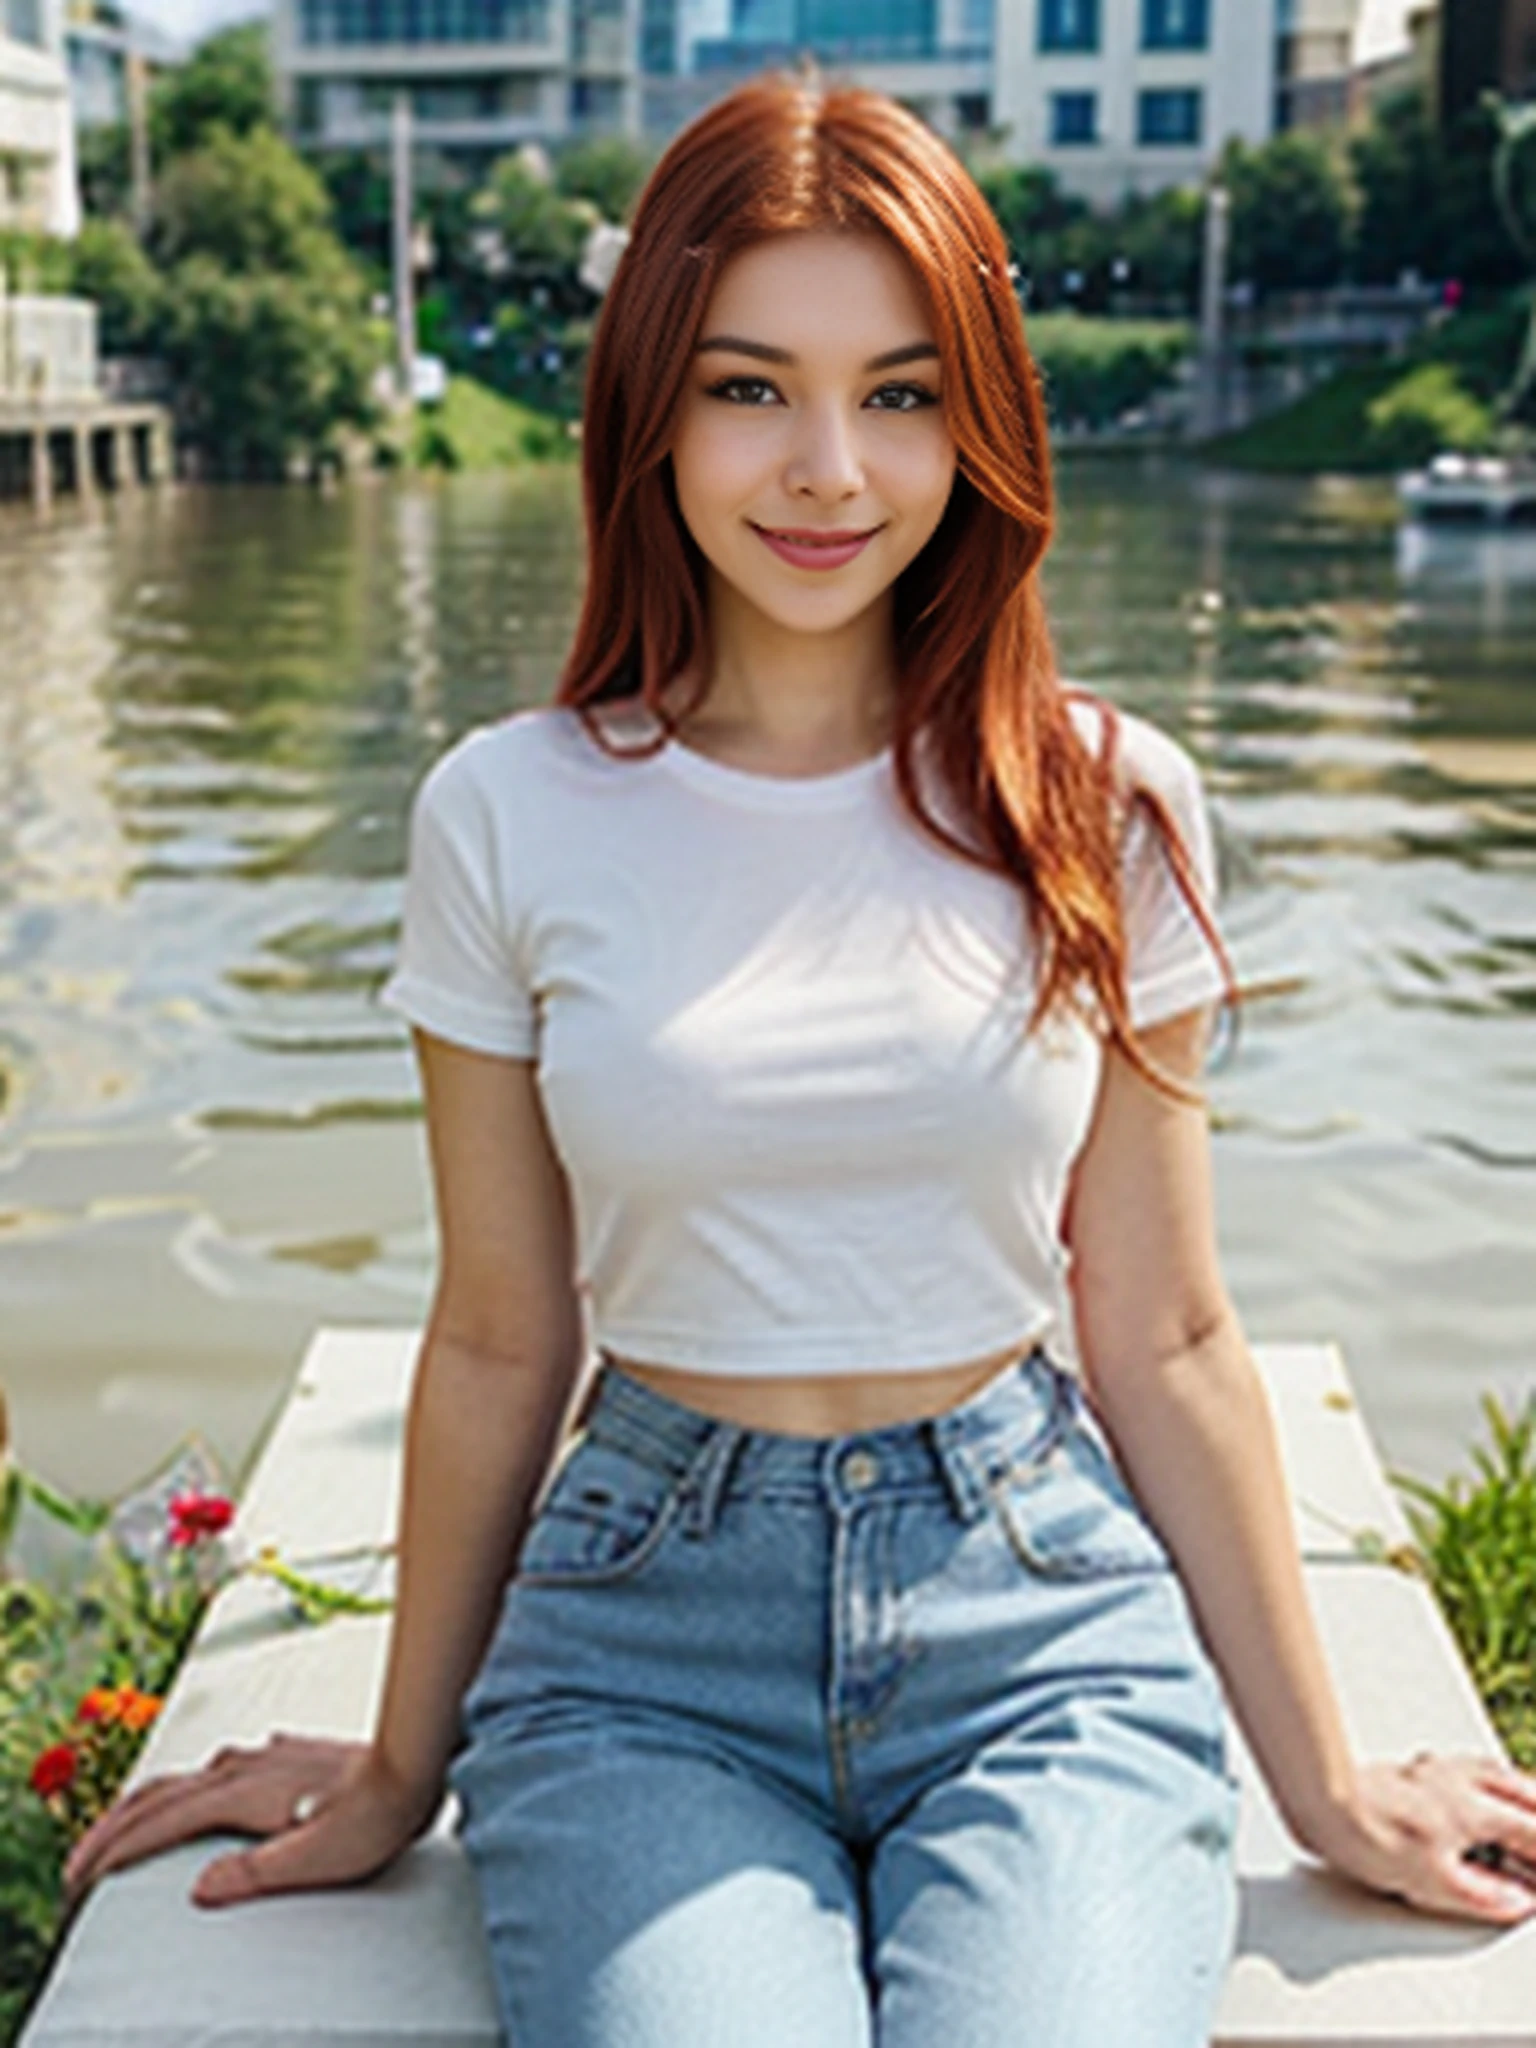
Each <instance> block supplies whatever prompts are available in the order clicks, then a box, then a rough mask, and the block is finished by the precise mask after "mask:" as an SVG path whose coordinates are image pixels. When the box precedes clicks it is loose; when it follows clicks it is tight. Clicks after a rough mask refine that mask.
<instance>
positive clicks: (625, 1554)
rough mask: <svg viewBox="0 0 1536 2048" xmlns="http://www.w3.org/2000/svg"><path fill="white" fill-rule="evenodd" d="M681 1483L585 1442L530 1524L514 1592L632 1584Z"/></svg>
mask: <svg viewBox="0 0 1536 2048" xmlns="http://www.w3.org/2000/svg"><path fill="white" fill-rule="evenodd" d="M685 1478H686V1474H685V1473H681V1472H669V1471H666V1470H664V1469H662V1467H660V1466H659V1465H653V1464H651V1463H650V1462H649V1461H648V1460H646V1459H643V1458H639V1457H636V1456H635V1455H634V1453H633V1452H631V1451H628V1450H625V1449H623V1448H622V1447H621V1446H620V1445H618V1444H614V1443H611V1442H609V1441H607V1440H606V1439H605V1438H602V1437H597V1436H592V1435H590V1434H589V1435H586V1436H583V1437H582V1438H581V1439H580V1440H579V1441H578V1442H577V1444H576V1445H575V1447H574V1449H572V1450H571V1451H570V1452H569V1454H568V1455H567V1457H566V1458H565V1460H564V1462H563V1463H562V1464H561V1466H560V1468H559V1470H558V1471H557V1472H556V1474H555V1477H554V1481H553V1483H552V1484H551V1486H550V1488H549V1490H548V1492H547V1493H546V1494H545V1496H544V1500H543V1504H542V1505H541V1506H540V1508H539V1509H538V1511H537V1513H536V1514H535V1515H534V1518H533V1520H532V1521H531V1522H530V1523H529V1525H528V1530H527V1533H526V1535H525V1536H524V1538H523V1544H522V1548H521V1550H520V1551H519V1553H518V1560H517V1570H516V1572H515V1573H514V1575H513V1583H514V1585H518V1586H597V1585H609V1584H611V1583H612V1582H613V1581H614V1580H616V1579H625V1578H628V1577H630V1576H631V1575H632V1574H633V1573H635V1572H637V1571H639V1570H640V1568H641V1566H642V1565H644V1564H645V1563H647V1561H648V1560H649V1559H650V1558H652V1557H653V1556H654V1555H655V1554H656V1552H657V1550H658V1549H659V1548H660V1546H661V1543H662V1539H663V1538H664V1537H665V1535H666V1533H667V1530H668V1528H669V1526H670V1525H671V1522H672V1520H673V1517H674V1515H675V1513H676V1510H677V1506H678V1501H679V1498H680V1496H681V1494H682V1490H683V1484H684V1480H685Z"/></svg>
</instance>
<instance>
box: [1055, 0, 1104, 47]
mask: <svg viewBox="0 0 1536 2048" xmlns="http://www.w3.org/2000/svg"><path fill="white" fill-rule="evenodd" d="M1098 47H1099V0H1040V48H1041V49H1042V50H1096V49H1097V48H1098Z"/></svg>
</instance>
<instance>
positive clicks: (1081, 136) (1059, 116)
mask: <svg viewBox="0 0 1536 2048" xmlns="http://www.w3.org/2000/svg"><path fill="white" fill-rule="evenodd" d="M1098 119H1099V96H1098V94H1097V93H1096V92H1053V93H1052V94H1051V131H1050V132H1051V142H1052V144H1053V145H1054V146H1055V147H1057V148H1063V147H1066V146H1068V145H1070V144H1073V143H1082V142H1097V141H1098V139H1099V135H1098Z"/></svg>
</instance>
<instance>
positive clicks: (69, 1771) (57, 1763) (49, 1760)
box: [31, 1742, 76, 1799]
mask: <svg viewBox="0 0 1536 2048" xmlns="http://www.w3.org/2000/svg"><path fill="white" fill-rule="evenodd" d="M75 1763H76V1758H75V1752H74V1750H73V1749H72V1748H71V1747H70V1745H69V1744H68V1743H67V1742H56V1743H55V1744H54V1745H53V1747H52V1748H51V1749H45V1750H44V1751H43V1753H42V1755H41V1756H40V1757H39V1758H38V1759H37V1761H36V1763H34V1764H33V1766H32V1777H31V1784H32V1790H33V1791H34V1792H36V1793H37V1795H38V1796H39V1798H42V1799H47V1798H49V1797H50V1796H51V1795H52V1794H53V1793H55V1792H62V1791H64V1790H65V1788H66V1787H67V1786H70V1785H72V1784H73V1783H74V1782H75Z"/></svg>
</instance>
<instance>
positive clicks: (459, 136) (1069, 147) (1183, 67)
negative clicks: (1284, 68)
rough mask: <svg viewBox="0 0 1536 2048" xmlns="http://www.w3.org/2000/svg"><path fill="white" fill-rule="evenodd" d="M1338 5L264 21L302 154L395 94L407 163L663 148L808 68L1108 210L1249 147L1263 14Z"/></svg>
mask: <svg viewBox="0 0 1536 2048" xmlns="http://www.w3.org/2000/svg"><path fill="white" fill-rule="evenodd" d="M1350 4H1353V0H274V8H275V15H274V46H275V51H276V56H277V64H278V72H279V77H280V79H281V81H282V84H283V88H284V92H285V96H286V100H287V105H288V111H289V118H290V124H291V127H292V129H293V132H294V134H295V137H296V139H297V140H298V141H299V142H300V143H301V144H313V145H321V146H332V147H334V146H349V145H359V144H374V145H380V144H382V143H383V142H384V141H385V139H386V138H387V134H388V124H389V110H390V106H391V103H392V101H393V99H394V96H395V94H396V92H397V91H400V90H404V91H405V92H407V93H408V94H409V96H410V100H411V104H412V107H413V110H414V114H415V131H416V136H417V140H418V142H420V143H421V144H422V145H423V146H429V147H430V146H436V147H438V148H441V149H449V150H454V151H456V152H483V153H486V154H495V153H498V152H500V151H502V150H505V149H508V148H512V147H515V146H516V145H517V144H518V143H520V142H525V141H532V140H542V141H555V142H558V141H559V140H561V139H562V138H564V137H566V136H570V135H573V134H580V133H582V132H586V131H591V130H617V131H619V132H624V133H629V134H641V133H643V134H646V135H648V136H653V137H655V138H656V139H658V140H660V139H664V138H665V137H666V136H667V135H669V134H671V133H673V132H675V130H676V129H677V128H678V127H679V126H680V125H681V124H682V123H683V122H684V121H686V120H687V119H689V118H690V117H691V116H692V115H693V114H695V113H697V112H698V111H699V110H700V109H701V108H702V107H704V106H706V105H708V104H709V103H710V102H711V101H712V100H714V99H716V98H718V97H719V95H720V94H721V93H722V92H724V91H726V90H727V89H728V88H729V87H730V86H731V85H732V84H733V83H735V82H736V80H738V79H739V78H743V77H747V76H750V75H751V74H752V73H754V72H756V71H759V70H761V69H763V68H764V67H765V66H770V65H787V64H793V63H794V62H795V61H796V59H797V58H799V57H800V56H801V55H802V54H803V53H805V52H812V53H814V54H815V55H816V56H817V58H818V59H819V60H820V61H821V63H822V66H823V68H824V69H825V70H827V71H828V72H830V73H834V74H837V75H842V76H847V77H851V78H854V79H856V80H857V81H858V82H860V83H861V84H865V85H869V86H873V87H875V88H876V89H877V90H880V91H883V92H888V93H891V94H892V95H893V96H895V97H896V98H899V99H901V100H903V101H905V102H906V103H907V104H908V105H909V106H911V107H913V108H914V109H916V111H918V112H919V113H921V114H922V115H923V116H924V118H925V119H927V120H928V121H930V122H931V123H932V124H933V126H934V127H935V128H937V129H938V130H939V131H940V133H943V134H948V135H952V136H956V137H965V136H979V135H981V134H983V133H986V134H989V135H990V136H991V137H992V138H993V140H994V142H995V144H996V146H997V147H998V148H1000V149H1001V151H1002V153H1003V154H1004V155H1005V156H1007V157H1010V158H1012V159H1014V160H1016V161H1020V162H1023V161H1030V162H1037V163H1041V164H1045V165H1047V166H1049V168H1050V169H1052V170H1053V171H1055V172H1056V174H1057V176H1058V177H1059V178H1060V180H1061V183H1062V184H1063V186H1064V187H1065V188H1066V189H1067V190H1069V191H1075V192H1079V193H1081V194H1082V195H1083V196H1084V197H1086V198H1088V199H1090V200H1092V201H1093V202H1094V203H1104V204H1108V203H1112V202H1114V201H1115V200H1117V199H1118V198H1120V197H1121V195H1122V194H1123V193H1125V192H1127V191H1152V190H1156V189H1158V188H1159V187H1161V186H1164V185H1169V184H1181V183H1189V182H1194V181H1198V180H1199V178H1200V177H1201V176H1202V175H1203V173H1204V171H1205V169H1206V167H1207V166H1208V165H1209V163H1210V162H1211V161H1212V160H1213V159H1214V158H1215V157H1216V156H1217V155H1218V154H1219V152H1220V149H1221V147H1222V144H1223V143H1224V142H1225V141H1226V139H1227V137H1228V136H1230V135H1238V136H1241V137H1242V138H1243V139H1244V140H1246V141H1250V142H1261V141H1263V140H1264V139H1265V138H1266V137H1267V136H1268V135H1270V134H1271V133H1272V132H1273V128H1274V121H1275V96H1276V81H1277V38H1278V34H1279V9H1280V8H1281V6H1282V5H1284V6H1286V7H1287V8H1288V9H1289V10H1297V9H1299V10H1301V11H1303V12H1304V13H1305V12H1308V10H1310V12H1311V14H1315V13H1316V12H1317V10H1319V9H1323V10H1326V9H1327V8H1329V7H1330V6H1331V7H1334V8H1337V7H1340V6H1348V5H1350ZM1309 18H1310V16H1309Z"/></svg>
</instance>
